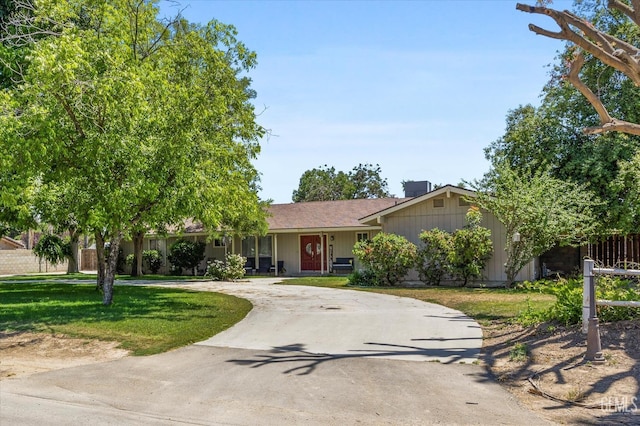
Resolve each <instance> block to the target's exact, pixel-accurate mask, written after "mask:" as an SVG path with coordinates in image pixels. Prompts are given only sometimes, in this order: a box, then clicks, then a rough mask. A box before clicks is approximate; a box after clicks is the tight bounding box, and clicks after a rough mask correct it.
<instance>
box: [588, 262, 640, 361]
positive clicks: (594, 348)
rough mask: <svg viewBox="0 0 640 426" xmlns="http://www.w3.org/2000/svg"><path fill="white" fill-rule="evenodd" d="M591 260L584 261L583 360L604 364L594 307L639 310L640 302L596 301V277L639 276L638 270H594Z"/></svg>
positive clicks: (639, 271)
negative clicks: (585, 349)
mask: <svg viewBox="0 0 640 426" xmlns="http://www.w3.org/2000/svg"><path fill="white" fill-rule="evenodd" d="M594 263H595V262H594V261H593V260H592V259H585V260H584V287H583V291H582V302H583V303H582V331H583V333H586V334H587V352H586V354H585V359H586V360H588V361H593V362H604V357H603V356H602V347H601V345H600V325H599V323H598V317H597V315H596V306H597V305H600V306H622V307H635V308H640V301H626V300H625V301H623V300H596V291H595V287H596V280H595V277H596V275H623V276H640V270H637V269H621V268H595V267H594Z"/></svg>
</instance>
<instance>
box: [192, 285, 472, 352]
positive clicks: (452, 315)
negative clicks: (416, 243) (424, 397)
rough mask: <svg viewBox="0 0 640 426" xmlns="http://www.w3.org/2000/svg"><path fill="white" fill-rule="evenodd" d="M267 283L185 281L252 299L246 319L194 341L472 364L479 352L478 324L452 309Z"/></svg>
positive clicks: (331, 290)
mask: <svg viewBox="0 0 640 426" xmlns="http://www.w3.org/2000/svg"><path fill="white" fill-rule="evenodd" d="M273 281H274V280H272V279H256V280H252V282H251V283H218V284H210V283H199V284H195V285H190V287H191V288H194V289H204V288H211V287H212V286H213V288H215V290H216V291H220V292H222V293H227V294H233V295H235V296H239V297H243V298H245V299H249V300H250V301H251V303H253V305H254V309H253V310H252V311H251V313H249V315H248V316H247V318H245V320H243V321H242V322H240V323H239V324H237V325H236V326H234V327H232V328H231V329H229V330H226V331H224V332H222V333H220V334H218V335H216V336H214V337H212V338H211V339H209V340H206V341H204V342H201V343H198V344H199V345H206V346H222V347H232V348H242V349H263V350H268V349H273V348H288V349H295V350H299V351H305V352H310V353H314V354H329V355H334V356H335V355H339V356H343V357H362V356H367V357H377V358H393V359H402V360H411V361H439V362H442V363H451V362H466V363H471V362H473V361H475V360H476V359H477V357H478V355H479V353H480V348H481V346H482V330H481V329H480V326H479V325H478V324H477V323H476V322H475V321H474V320H473V319H471V318H469V317H467V316H465V315H463V314H462V313H460V312H458V311H455V310H453V309H449V308H445V307H444V306H440V305H435V304H432V303H425V302H421V301H419V300H415V299H409V298H403V297H396V296H388V295H381V294H375V293H367V292H362V291H356V290H335V289H328V288H319V287H306V286H284V285H269V284H270V283H271V282H273Z"/></svg>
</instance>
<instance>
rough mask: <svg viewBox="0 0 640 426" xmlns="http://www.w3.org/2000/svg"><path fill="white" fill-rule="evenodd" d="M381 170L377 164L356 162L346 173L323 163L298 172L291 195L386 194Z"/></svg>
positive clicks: (355, 196)
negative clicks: (297, 182)
mask: <svg viewBox="0 0 640 426" xmlns="http://www.w3.org/2000/svg"><path fill="white" fill-rule="evenodd" d="M381 173H382V170H381V168H380V166H379V165H377V164H376V165H375V166H374V165H372V164H358V165H357V166H355V167H354V168H353V169H352V170H351V171H349V172H346V173H345V172H343V171H336V169H335V167H328V166H327V165H326V164H325V165H324V166H322V167H318V168H316V169H311V170H307V171H306V172H304V173H303V174H302V176H301V177H300V183H299V185H298V189H296V190H294V191H293V197H292V199H293V202H295V203H298V202H302V201H331V200H352V199H361V198H384V197H389V196H391V195H390V194H389V189H388V184H387V180H386V179H383V178H382V176H381Z"/></svg>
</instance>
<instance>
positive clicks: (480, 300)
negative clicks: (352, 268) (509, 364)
mask: <svg viewBox="0 0 640 426" xmlns="http://www.w3.org/2000/svg"><path fill="white" fill-rule="evenodd" d="M283 284H285V285H311V286H317V287H331V288H345V289H352V290H360V291H369V292H374V293H382V294H392V295H395V296H401V297H411V298H414V299H418V300H422V301H424V302H431V303H437V304H439V305H443V306H447V307H449V308H452V309H456V310H459V311H461V312H464V313H465V314H467V315H469V316H470V317H472V318H474V319H476V320H477V321H480V322H485V321H492V320H510V319H514V318H516V317H518V316H519V315H521V314H522V313H523V312H526V311H528V310H533V311H541V310H544V309H547V308H549V307H551V305H553V303H554V302H555V300H556V298H555V296H552V295H549V294H542V293H539V292H534V291H531V292H525V291H521V290H518V291H514V290H506V289H502V288H494V289H490V288H464V287H428V288H378V287H349V286H348V285H347V284H348V279H347V278H346V277H331V276H328V277H304V278H293V279H290V280H286V281H284V282H283Z"/></svg>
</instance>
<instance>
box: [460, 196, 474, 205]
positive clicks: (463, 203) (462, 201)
mask: <svg viewBox="0 0 640 426" xmlns="http://www.w3.org/2000/svg"><path fill="white" fill-rule="evenodd" d="M458 205H459V206H460V207H469V206H470V205H471V203H470V202H468V201H467V200H465V199H464V197H460V198H458Z"/></svg>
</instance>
